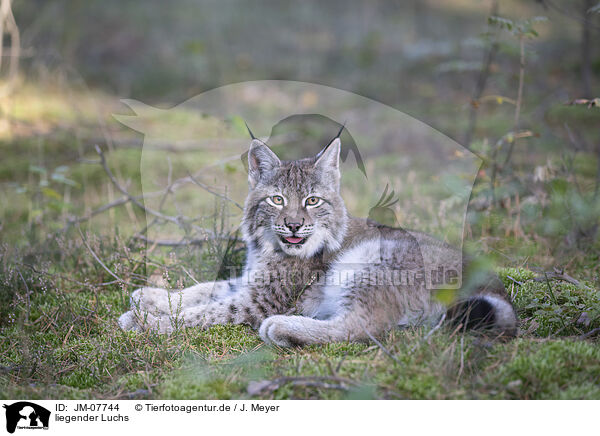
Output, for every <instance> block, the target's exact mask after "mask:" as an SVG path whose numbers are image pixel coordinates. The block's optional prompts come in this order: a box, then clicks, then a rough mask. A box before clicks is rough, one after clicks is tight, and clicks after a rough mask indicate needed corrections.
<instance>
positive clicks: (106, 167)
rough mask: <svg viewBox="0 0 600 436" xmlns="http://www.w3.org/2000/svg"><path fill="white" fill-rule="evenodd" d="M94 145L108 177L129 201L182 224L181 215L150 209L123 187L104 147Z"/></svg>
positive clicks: (165, 218) (166, 219)
mask: <svg viewBox="0 0 600 436" xmlns="http://www.w3.org/2000/svg"><path fill="white" fill-rule="evenodd" d="M94 147H95V148H96V153H98V155H99V156H100V163H101V164H102V168H104V172H105V173H106V174H107V175H108V178H109V179H110V181H111V182H112V184H113V185H114V186H115V188H117V189H118V190H119V191H120V192H121V193H122V194H123V195H125V196H127V198H129V201H131V202H132V203H133V204H135V205H136V206H137V207H139V208H140V209H142V210H143V211H145V212H146V213H149V214H150V215H154V216H156V217H159V218H161V219H163V220H165V221H169V222H172V223H174V224H177V225H178V226H181V220H180V219H179V217H173V216H169V215H165V214H162V213H160V212H159V211H156V210H153V209H150V208H148V207H146V206H144V205H143V204H142V203H140V202H139V200H138V199H137V198H136V197H135V196H133V195H131V194H130V193H129V192H128V191H127V190H126V189H125V188H123V187H122V186H121V184H120V183H119V182H118V181H117V179H116V178H115V176H114V174H113V173H112V171H111V170H110V168H109V167H108V164H107V163H106V158H105V157H104V153H103V152H102V149H100V147H98V145H95V146H94Z"/></svg>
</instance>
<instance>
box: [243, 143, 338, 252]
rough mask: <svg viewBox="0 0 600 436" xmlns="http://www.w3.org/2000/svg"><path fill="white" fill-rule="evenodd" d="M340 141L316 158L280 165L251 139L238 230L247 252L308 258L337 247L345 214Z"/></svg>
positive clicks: (273, 154) (270, 153)
mask: <svg viewBox="0 0 600 436" xmlns="http://www.w3.org/2000/svg"><path fill="white" fill-rule="evenodd" d="M340 147H341V144H340V140H339V138H336V139H335V140H333V141H332V142H331V144H329V145H328V146H327V147H325V149H323V150H322V151H321V152H320V153H319V154H318V155H316V156H313V157H309V158H305V159H300V160H295V161H289V162H285V161H283V162H282V161H281V160H279V158H278V157H277V156H276V155H275V153H273V151H271V149H270V148H269V147H267V145H266V144H264V143H263V142H261V141H259V140H256V139H255V140H253V141H252V144H251V146H250V151H249V152H248V183H249V192H248V197H247V198H246V204H245V207H244V220H243V223H242V229H243V232H244V239H245V240H246V242H247V243H248V246H249V247H250V249H251V250H253V249H257V250H261V251H270V250H273V251H280V252H281V251H282V252H283V253H285V254H287V255H290V256H299V257H303V258H308V257H312V256H314V255H316V254H318V253H320V252H322V251H326V252H333V251H336V250H338V249H339V248H340V247H341V244H342V241H343V239H344V234H345V232H346V225H347V219H348V218H347V213H346V208H345V206H344V202H343V200H342V197H341V196H340V192H339V191H340V169H339V157H340Z"/></svg>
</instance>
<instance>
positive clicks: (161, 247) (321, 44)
mask: <svg viewBox="0 0 600 436" xmlns="http://www.w3.org/2000/svg"><path fill="white" fill-rule="evenodd" d="M11 3H12V4H11ZM1 5H2V6H1V8H0V19H1V20H2V26H1V27H0V29H1V31H2V47H3V48H2V52H1V55H0V60H1V62H2V63H1V65H0V243H1V245H0V256H1V262H2V265H1V266H0V282H1V283H0V328H1V329H2V337H3V345H0V370H1V371H0V381H1V382H2V386H4V387H5V388H6V391H5V392H8V394H5V395H8V396H9V397H10V394H11V393H12V394H13V395H15V397H16V396H19V395H20V396H22V397H25V396H28V395H29V396H36V395H37V396H41V397H44V396H52V395H54V396H60V395H64V396H92V397H93V396H99V395H104V396H108V397H119V395H122V394H123V393H127V392H129V391H132V390H133V391H134V392H137V391H140V392H141V394H140V395H142V396H152V395H163V396H169V395H171V396H177V395H178V394H177V392H178V391H177V390H176V389H175V390H169V389H171V388H169V387H165V386H166V385H164V384H163V385H161V384H160V382H159V380H163V379H164V377H165V375H164V371H166V370H165V369H164V368H162V369H159V368H158V366H159V364H160V362H163V363H164V362H176V361H177V362H178V360H177V359H183V357H182V356H183V355H184V354H185V355H187V354H186V353H187V352H189V351H190V350H192V351H194V350H195V351H194V352H199V351H198V349H202V350H205V351H206V349H208V348H207V347H208V346H206V347H205V346H204V345H198V344H202V341H203V340H207V339H206V337H204V339H197V340H198V341H200V342H197V343H193V344H192V345H190V343H191V342H185V341H184V342H183V343H184V344H186V346H187V345H190V347H191V348H189V347H188V348H186V347H185V346H183V345H174V343H172V342H169V341H170V340H168V339H161V340H164V341H166V342H160V341H159V340H158V339H156V341H159V342H152V341H154V340H155V339H152V340H150V342H145V343H144V344H145V346H148V347H150V348H152V347H154V346H157V345H156V344H162V346H164V347H166V348H164V349H162V351H160V352H159V353H162V354H160V355H159V357H156V356H155V355H153V356H154V357H152V358H151V357H149V356H147V355H144V356H143V357H142V356H140V355H137V354H135V356H134V354H131V353H133V349H134V348H136V347H137V348H143V344H142V343H137V342H136V345H135V346H133V344H132V343H131V342H130V343H129V345H127V344H125V343H124V344H122V345H119V346H122V347H124V348H123V349H120V348H119V350H120V351H119V352H116V351H114V350H113V352H114V353H116V354H121V355H122V356H125V357H122V359H123V360H122V361H119V362H118V363H114V361H111V359H114V358H115V355H114V354H110V353H109V352H108V351H106V350H108V349H109V348H110V347H109V345H107V343H104V342H100V343H101V344H104V345H102V346H100V347H99V346H98V342H97V341H102V340H101V339H98V338H100V337H110V338H113V339H114V338H117V337H119V338H121V337H122V335H124V334H123V333H122V332H121V333H119V332H117V329H116V327H115V320H116V317H117V316H118V315H119V314H120V313H122V311H123V310H124V309H126V307H127V304H128V301H127V299H128V295H129V293H130V292H131V290H133V289H134V288H133V286H142V285H144V284H145V283H147V280H148V278H149V277H150V278H152V277H154V278H155V279H156V280H155V282H159V283H162V284H163V285H165V286H172V287H174V288H175V287H180V286H184V285H189V284H193V282H194V280H196V279H198V280H201V279H202V276H201V272H199V273H198V274H199V275H198V276H194V273H193V271H192V273H190V271H191V269H193V268H194V266H193V265H194V264H199V263H202V264H203V265H208V266H209V267H211V264H210V257H211V256H214V255H215V253H219V254H222V253H225V255H226V256H229V257H230V260H231V261H233V262H237V263H238V264H240V263H241V261H242V258H243V247H242V246H240V244H239V243H238V242H236V241H234V242H232V241H231V238H230V236H231V235H225V236H226V237H225V238H222V240H220V239H219V238H218V237H215V239H214V240H212V241H210V243H206V244H202V243H200V242H198V241H188V242H190V243H189V244H187V245H186V244H180V246H173V245H178V244H171V245H169V244H168V243H164V244H150V245H149V249H150V251H151V254H152V256H151V261H150V263H149V264H150V265H153V267H152V270H146V267H147V265H148V262H147V261H148V256H149V254H148V252H147V249H148V247H147V246H146V242H147V241H145V239H144V236H143V235H144V232H143V229H144V228H146V227H147V226H148V225H152V224H153V222H146V217H147V213H146V212H147V211H146V210H144V208H143V204H142V203H143V196H142V192H141V186H140V174H139V166H140V165H139V164H140V158H141V150H142V144H143V136H142V135H141V134H139V133H137V132H135V131H132V130H130V129H128V128H126V127H125V126H123V125H121V124H119V123H118V122H116V121H115V120H114V119H113V118H112V117H111V114H113V113H125V114H128V113H130V112H129V109H128V108H127V107H125V106H124V105H123V104H122V103H120V99H124V98H128V99H136V100H140V101H142V102H144V103H147V104H149V105H153V106H157V107H162V108H168V107H172V106H174V105H176V104H178V103H180V102H182V101H183V100H185V99H187V98H190V97H192V96H195V95H197V94H199V93H201V92H203V91H206V90H209V89H212V88H214V87H218V86H222V85H226V84H230V83H234V82H240V81H249V80H263V79H284V80H297V81H306V82H312V83H317V84H322V85H327V86H331V87H336V88H340V89H343V90H347V91H351V92H354V93H357V94H361V95H364V96H366V97H369V98H372V99H374V100H377V101H380V102H382V103H385V104H387V105H390V106H392V107H394V108H396V109H398V110H400V111H403V112H405V113H407V114H409V115H411V116H413V117H415V118H417V119H419V120H421V121H423V122H425V123H427V124H429V125H430V126H432V127H433V128H435V129H437V130H439V131H441V132H442V133H444V134H445V135H447V136H449V137H451V138H453V139H454V140H456V141H457V142H458V143H460V144H462V145H464V146H465V147H467V148H469V149H470V150H472V151H473V152H475V153H477V154H478V155H479V156H480V157H481V158H482V159H483V161H484V164H483V166H482V168H481V170H480V172H479V174H478V177H477V181H476V183H475V189H474V191H473V194H472V197H471V202H470V206H469V215H468V222H467V227H466V234H465V237H466V243H467V245H468V246H469V248H470V249H471V250H472V251H474V252H476V253H479V254H482V255H485V256H482V259H483V258H485V259H489V261H490V262H494V263H495V265H497V266H498V267H502V268H505V269H504V270H502V271H504V272H503V273H502V275H503V279H504V280H505V283H506V285H507V287H508V288H509V291H510V292H511V294H512V295H513V298H514V299H515V301H516V302H518V303H520V304H521V305H520V306H519V310H520V314H521V317H522V319H523V320H524V321H523V322H524V324H523V325H522V328H523V330H524V331H525V332H526V333H527V334H529V335H530V337H532V338H541V337H544V338H545V337H551V338H558V337H562V336H569V337H571V336H578V337H579V336H585V338H586V339H587V338H593V337H596V335H597V333H598V327H600V307H599V306H598V302H599V296H598V292H597V289H599V288H600V254H599V253H600V230H599V225H600V99H599V97H600V44H598V41H600V4H598V2H597V1H595V0H502V1H498V0H485V1H484V0H448V1H443V2H442V1H433V0H411V1H404V2H400V1H383V0H368V1H361V2H354V1H350V2H349V1H328V2H321V1H316V0H307V1H298V2H278V1H271V0H268V1H265V0H261V1H255V2H251V3H250V2H242V1H234V0H226V1H218V0H202V1H195V0H177V1H172V2H164V1H159V0H146V1H143V2H123V1H118V0H104V1H83V0H54V1H51V2H48V1H43V0H13V1H12V2H11V1H7V0H2V2H1ZM10 6H12V10H11V8H10ZM96 146H98V150H100V151H98V150H97V149H96ZM153 219H154V220H155V221H156V220H157V219H160V216H154V217H153ZM216 221H218V219H217V220H216ZM123 223H129V224H125V225H124V224H123ZM400 224H402V223H400ZM215 235H216V236H218V229H216V230H215ZM155 242H156V241H155ZM205 242H206V241H205ZM186 267H187V268H188V270H186ZM213 267H214V266H213ZM506 268H511V269H510V270H508V269H506ZM536 280H537V281H536ZM531 283H535V284H536V286H538V285H539V287H535V286H534V287H532V288H531V289H530V291H531V293H530V294H528V295H525V289H529V288H528V286H529V284H531ZM561 286H562V287H561ZM519 295H520V296H519ZM519 298H525V300H521V301H519ZM73 326H75V328H73ZM235 332H237V330H235V331H234V333H235ZM230 333H231V332H230ZM234 333H231V335H230V336H229V337H230V338H233V339H231V340H232V341H234V342H235V340H237V336H235V334H234ZM198 334H200V333H198ZM220 334H223V332H220ZM119 335H121V336H119ZM586 335H587V336H586ZM127 338H129V339H128V340H129V341H133V339H131V337H130V336H127ZM392 339H393V338H392ZM119 340H121V339H119ZM111 341H112V339H111ZM114 341H117V339H114ZM135 341H142V340H141V339H135ZM535 341H537V339H535ZM535 341H534V342H532V344H533V343H537V342H535ZM192 342H193V341H192ZM392 342H393V341H392ZM114 343H115V344H116V343H117V342H114ZM111 344H112V345H111V347H112V346H113V345H114V344H113V342H111ZM152 344H154V345H152ZM165 344H167V345H165ZM194 344H195V345H194ZM390 344H391V345H390ZM450 344H451V342H448V343H443V345H440V347H441V348H440V349H449V348H445V347H450ZM461 344H462V342H461ZM213 345H214V344H213ZM238 345H239V344H238ZM246 346H247V347H249V348H250V349H253V348H254V347H257V346H258V345H257V344H256V343H251V344H250V345H248V344H246V345H244V346H242V345H239V347H238V346H236V347H237V348H236V347H234V348H235V350H238V351H239V350H245V349H246V348H244V347H246ZM388 346H389V347H392V348H393V347H394V345H393V343H390V342H388ZM398 346H400V345H398ZM461 346H462V345H461ZM529 346H533V347H535V346H537V345H531V344H530V343H528V344H527V345H526V347H529ZM571 346H572V345H569V347H571ZM103 347H105V348H103ZM173 347H175V348H173ZM181 347H183V348H185V350H183V351H182V349H181ZM223 347H224V348H223V350H225V348H227V347H226V346H225V345H223ZM158 348H160V347H158ZM51 349H54V350H57V351H55V354H54V355H53V356H54V357H53V358H52V359H54V361H50V360H48V359H47V358H46V357H44V356H45V355H46V354H47V353H48V350H51ZM93 349H96V350H98V349H101V350H103V353H104V351H106V353H109V357H107V354H106V353H104V354H101V355H96V357H95V358H94V359H95V360H94V359H92V358H87V357H82V356H83V355H86V354H85V353H92V351H91V350H93ZM111 350H112V349H111ZM123 350H127V351H123ZM362 350H363V349H360V350H359V351H356V350H355V351H356V353H359V354H360V353H362V352H363V351H362ZM544 350H545V349H544ZM590 350H591V351H590ZM590 350H587V349H586V350H584V351H585V352H583V351H582V353H583V354H585V356H588V357H589V356H597V355H598V353H599V351H598V346H597V343H595V344H592V348H590ZM184 351H185V352H184ZM355 351H351V353H354V352H355ZM371 351H372V350H371ZM542 351H543V350H542ZM542 351H540V352H542ZM559 351H560V352H561V353H562V352H563V351H561V350H559ZM571 351H572V350H571ZM571 351H570V352H571ZM148 352H150V351H148ZM152 352H155V351H152ZM211 352H213V351H211ZM229 352H231V350H227V351H223V353H222V354H221V355H219V356H220V357H222V356H223V355H225V354H227V353H229ZM336 352H337V351H336ZM343 352H344V353H346V354H347V352H348V351H347V350H344V351H343ZM543 352H545V351H543ZM56 353H58V354H56ZM332 353H333V352H332ZM453 353H454V348H453ZM590 353H591V354H590ZM594 353H595V354H594ZM51 354H52V353H51ZM92 354H93V353H92ZM90 355H91V354H90ZM332 355H333V356H337V355H336V354H335V353H333V354H332ZM136 356H137V357H136ZM561 356H562V354H561ZM313 357H314V356H311V359H312V358H313ZM326 357H327V356H326ZM329 357H331V356H329ZM103 359H104V360H103ZM384 359H385V357H384ZM594 359H595V357H594ZM82 360H83V361H82ZM591 361H593V359H592V360H591ZM32 362H35V365H34V364H33V363H32ZM111 362H112V363H111ZM149 362H152V363H149ZM461 362H463V363H461V364H460V365H461V366H460V373H459V376H458V378H457V379H456V384H453V385H451V386H448V385H443V387H441V388H439V389H438V390H436V389H437V388H436V389H433V390H426V391H420V390H419V389H420V388H415V387H414V386H413V387H408V385H406V386H405V385H402V386H400V387H399V385H394V386H395V387H394V388H393V389H395V391H394V392H401V393H402V395H406V396H408V397H410V396H411V395H412V396H417V397H419V396H420V397H424V398H431V397H437V398H442V397H464V396H465V395H466V396H470V394H465V391H464V390H461V389H459V387H458V386H459V385H460V383H459V379H460V377H461V374H466V373H467V372H468V371H469V369H468V368H467V369H464V365H463V364H464V359H463V360H461ZM478 362H479V361H478ZM511 362H512V361H511ZM420 363H422V362H420ZM420 363H419V362H417V363H415V365H418V364H420ZM513 363H514V362H513ZM480 364H481V365H483V364H482V363H481V362H479V363H476V364H475V363H474V364H473V365H474V366H473V368H475V367H477V365H480ZM485 364H489V362H488V363H485ZM340 365H341V363H340ZM167 366H168V367H169V368H168V369H173V368H176V367H177V364H176V363H172V364H169V365H167ZM467 366H468V365H467ZM592 366H593V364H592ZM107 368H108V369H107ZM444 368H446V367H445V366H444ZM515 371H516V370H515ZM581 371H582V373H581V374H582V379H581V380H583V381H581V385H582V386H584V385H585V386H588V381H589V380H590V377H591V375H592V374H598V373H599V371H600V370H599V369H598V366H597V364H596V366H593V368H592V369H590V367H584V368H583V369H582V370H581ZM594 371H595V372H594ZM442 372H443V371H442ZM517 372H518V371H517ZM107 373H108V375H107ZM475 373H476V371H475V369H473V374H475ZM115 374H116V375H115ZM119 374H122V377H121V378H118V377H117V375H119ZM140 374H141V375H140ZM519 374H520V373H519ZM177 377H179V378H176V380H180V376H177ZM398 377H400V375H398ZM462 377H463V378H464V377H466V376H462ZM473 377H475V375H473ZM506 377H508V378H506V380H504V379H503V381H502V382H499V381H497V380H496V381H493V382H489V383H488V384H487V385H485V381H484V382H481V383H483V384H484V385H485V386H486V388H481V387H478V388H477V389H483V390H481V391H480V396H481V397H485V396H486V395H492V396H493V395H495V394H493V393H494V392H496V393H497V392H498V391H499V389H500V391H502V392H505V394H503V395H505V396H506V397H518V398H534V397H543V396H544V395H546V394H547V395H549V396H550V397H556V396H557V395H559V392H561V389H563V388H564V386H565V385H566V384H569V383H571V384H572V383H574V382H573V380H571V381H567V382H564V383H562V382H561V380H563V381H564V380H567V379H564V374H563V375H560V376H557V377H559V381H557V382H556V390H553V391H548V392H549V393H546V394H544V393H543V392H542V391H541V390H540V389H541V388H540V387H539V386H537V385H535V382H533V381H531V380H529V382H527V381H522V383H523V386H525V385H527V386H529V385H528V384H527V383H533V385H532V386H533V387H531V390H529V391H526V394H518V393H515V392H517V391H518V389H517V387H518V386H520V385H519V384H518V383H517V384H516V385H515V384H514V383H513V385H511V386H512V387H511V388H510V389H504V390H502V389H503V388H499V387H498V383H500V384H502V383H504V384H502V386H505V385H506V383H509V384H510V383H511V382H514V381H515V380H516V379H519V377H518V376H515V375H514V374H513V373H511V375H510V376H506ZM510 377H512V378H510ZM515 377H516V378H515ZM523 377H525V376H523ZM561 377H563V378H561ZM400 379H401V378H398V380H400ZM236 382H237V381H236ZM538 382H539V380H538ZM173 383H175V382H173ZM202 383H204V382H202ZM386 383H388V382H386ZM389 383H391V384H393V383H397V381H396V382H389ZM540 383H541V382H540ZM575 384H576V383H575ZM592 385H593V383H592ZM105 386H109V387H108V388H106V387H105ZM156 386H159V387H160V386H162V388H161V389H162V390H159V391H158V394H156V392H157V391H156ZM169 386H171V385H169ZM202 386H203V387H202V389H205V390H202V389H200V391H198V392H201V393H200V394H198V393H197V392H196V393H195V394H197V395H204V394H206V395H207V396H213V397H227V395H230V396H231V395H233V396H235V395H238V394H236V393H233V394H232V393H228V392H229V391H227V390H224V391H223V390H219V389H221V388H220V387H218V388H217V387H213V388H214V389H213V388H210V389H213V390H210V389H208V388H206V385H205V384H202ZM386 386H387V385H386ZM411 386H412V385H411ZM477 386H480V385H477ZM490 386H491V387H490ZM19 389H25V390H19ZM66 389H71V390H66ZM86 389H87V390H86ZM90 389H91V390H90ZM206 389H208V390H206ZM386 389H387V388H386ZM390 389H392V388H390ZM393 389H392V390H393ZM411 389H412V390H411ZM473 389H475V388H473ZM511 389H512V390H511ZM515 389H516V390H515ZM582 389H583V388H582ZM586 389H587V388H586ZM594 389H596V390H593V391H586V390H585V389H584V391H581V392H584V393H581V392H580V391H577V395H575V394H574V395H573V396H575V397H577V396H578V395H579V396H580V397H586V396H587V397H590V396H591V397H594V396H596V395H600V391H599V390H598V388H597V384H596V387H595V388H594ZM317 390H318V388H317ZM563 390H564V389H563ZM234 391H235V390H234ZM275 391H276V389H273V390H271V391H269V392H270V394H272V393H273V392H275ZM206 392H208V393H206ZM311 392H312V391H311ZM386 392H388V391H386ZM490 392H492V393H491V394H490ZM540 392H542V393H540ZM544 392H545V391H544ZM590 392H592V393H591V394H590ZM202 393H204V394H202ZM296 394H297V393H296ZM190 395H191V394H190ZM240 395H241V394H240ZM286 395H287V394H285V395H284V394H282V395H281V396H282V397H285V396H286ZM297 395H299V396H302V395H301V394H297ZM311 395H313V394H312V393H309V394H306V396H307V397H311ZM315 396H316V397H322V395H319V394H315ZM471 397H472V395H471Z"/></svg>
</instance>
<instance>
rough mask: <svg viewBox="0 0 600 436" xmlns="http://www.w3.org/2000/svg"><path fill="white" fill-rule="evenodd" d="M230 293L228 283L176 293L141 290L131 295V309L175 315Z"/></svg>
mask: <svg viewBox="0 0 600 436" xmlns="http://www.w3.org/2000/svg"><path fill="white" fill-rule="evenodd" d="M230 292H233V288H232V284H231V283H230V282H228V281H219V282H206V283H200V284H198V285H195V286H191V287H189V288H186V289H182V290H181V291H175V292H170V291H167V290H166V289H160V288H140V289H137V290H135V291H133V293H132V294H131V307H132V308H136V309H138V310H141V311H148V312H152V313H154V312H159V313H164V314H173V313H175V312H177V311H178V310H182V309H185V308H187V307H193V306H198V305H200V304H206V303H208V302H209V301H211V300H218V299H220V298H223V297H224V296H226V295H227V294H228V293H230Z"/></svg>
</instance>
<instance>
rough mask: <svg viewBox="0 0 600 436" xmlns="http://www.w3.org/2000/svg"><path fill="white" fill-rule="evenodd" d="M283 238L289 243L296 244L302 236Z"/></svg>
mask: <svg viewBox="0 0 600 436" xmlns="http://www.w3.org/2000/svg"><path fill="white" fill-rule="evenodd" d="M285 240H286V241H288V242H289V243H292V244H297V243H298V242H300V241H301V240H302V238H296V237H294V236H290V237H289V238H285Z"/></svg>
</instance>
